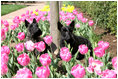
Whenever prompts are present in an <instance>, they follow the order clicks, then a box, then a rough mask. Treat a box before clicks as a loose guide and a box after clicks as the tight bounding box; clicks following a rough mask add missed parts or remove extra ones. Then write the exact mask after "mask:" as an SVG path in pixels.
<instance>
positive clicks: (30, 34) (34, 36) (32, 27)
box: [25, 18, 42, 42]
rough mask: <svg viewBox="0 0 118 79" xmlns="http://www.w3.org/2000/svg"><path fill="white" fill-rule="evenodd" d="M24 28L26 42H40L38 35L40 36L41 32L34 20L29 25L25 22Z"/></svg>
mask: <svg viewBox="0 0 118 79" xmlns="http://www.w3.org/2000/svg"><path fill="white" fill-rule="evenodd" d="M25 26H26V28H27V35H26V40H32V41H33V42H39V41H41V38H40V35H42V31H41V30H40V28H39V27H38V23H37V22H36V19H35V18H34V19H33V22H32V23H31V24H30V23H29V22H28V21H27V20H25Z"/></svg>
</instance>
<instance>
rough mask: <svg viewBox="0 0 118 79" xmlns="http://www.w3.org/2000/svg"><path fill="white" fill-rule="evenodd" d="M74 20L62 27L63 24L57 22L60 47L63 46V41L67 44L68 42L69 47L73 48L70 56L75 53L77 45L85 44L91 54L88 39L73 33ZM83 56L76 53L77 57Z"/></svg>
mask: <svg viewBox="0 0 118 79" xmlns="http://www.w3.org/2000/svg"><path fill="white" fill-rule="evenodd" d="M74 24H75V23H74V21H72V23H71V24H70V25H69V26H65V27H63V25H62V24H61V23H60V22H58V30H59V31H60V32H61V39H60V48H62V47H64V46H65V41H66V42H67V44H70V46H71V48H73V50H72V56H73V55H75V53H76V52H77V51H78V46H79V45H81V44H85V45H87V47H88V49H90V51H91V52H90V55H91V56H92V52H93V51H92V50H93V49H92V46H91V43H90V41H89V40H88V39H86V38H84V37H81V36H76V35H74V34H73V33H72V32H73V29H74ZM83 58H84V55H82V54H80V53H79V54H78V55H77V59H78V60H81V59H83Z"/></svg>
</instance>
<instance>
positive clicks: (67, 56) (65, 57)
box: [60, 47, 72, 62]
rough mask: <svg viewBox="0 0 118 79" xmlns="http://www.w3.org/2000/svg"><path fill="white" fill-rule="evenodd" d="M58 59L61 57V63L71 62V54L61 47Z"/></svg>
mask: <svg viewBox="0 0 118 79" xmlns="http://www.w3.org/2000/svg"><path fill="white" fill-rule="evenodd" d="M60 57H61V59H62V60H63V61H66V62H68V61H70V60H71V58H72V55H71V53H70V52H69V49H68V48H66V47H63V48H61V50H60Z"/></svg>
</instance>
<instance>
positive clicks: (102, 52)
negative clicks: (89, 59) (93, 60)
mask: <svg viewBox="0 0 118 79" xmlns="http://www.w3.org/2000/svg"><path fill="white" fill-rule="evenodd" d="M94 52H95V55H96V56H97V57H103V56H104V55H105V49H104V48H102V47H96V48H94Z"/></svg>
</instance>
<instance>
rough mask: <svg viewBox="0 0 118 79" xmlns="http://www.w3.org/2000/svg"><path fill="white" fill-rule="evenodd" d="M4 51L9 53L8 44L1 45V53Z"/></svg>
mask: <svg viewBox="0 0 118 79" xmlns="http://www.w3.org/2000/svg"><path fill="white" fill-rule="evenodd" d="M4 53H6V54H7V55H9V54H10V49H9V47H8V46H2V47H1V54H4Z"/></svg>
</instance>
